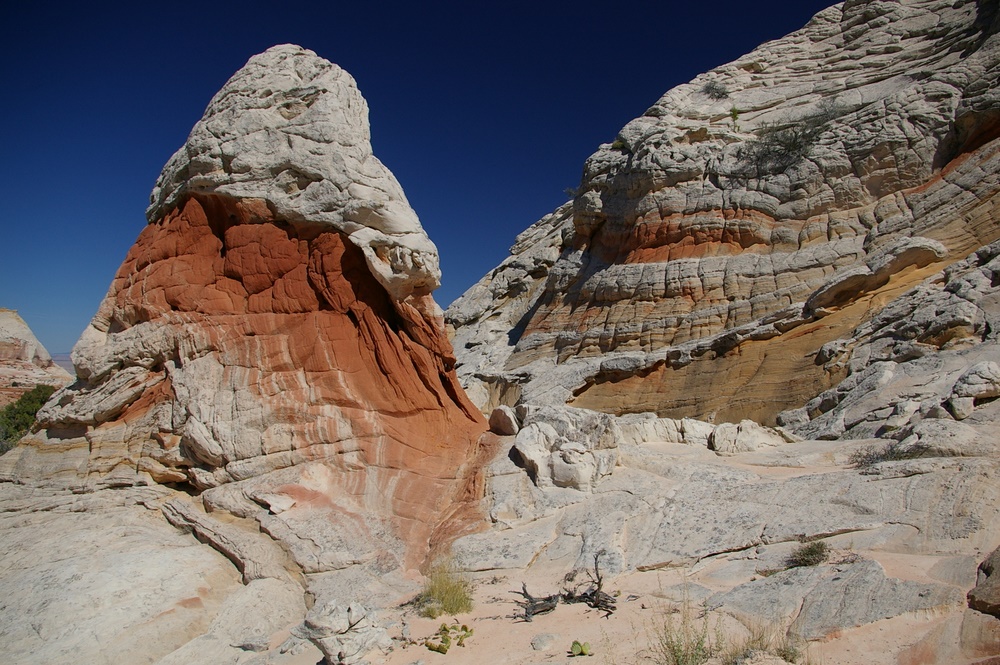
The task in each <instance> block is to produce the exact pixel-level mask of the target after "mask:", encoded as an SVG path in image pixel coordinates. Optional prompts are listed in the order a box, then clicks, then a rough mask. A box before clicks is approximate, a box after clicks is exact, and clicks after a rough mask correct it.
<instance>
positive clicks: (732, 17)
mask: <svg viewBox="0 0 1000 665" xmlns="http://www.w3.org/2000/svg"><path fill="white" fill-rule="evenodd" d="M829 4H832V2H828V1H827V0H796V1H795V2H789V1H788V0H756V1H755V2H746V1H745V0H743V1H741V2H731V1H729V0H717V1H714V2H701V3H698V2H664V1H660V2H646V1H643V2H619V3H610V2H607V3H602V2H575V3H559V2H544V1H543V0H536V1H535V2H502V3H501V2H476V1H469V0H465V1H464V2H429V1H425V2H409V3H398V2H377V1H374V0H368V1H365V0H352V2H350V3H342V2H337V1H334V0H330V1H327V2H277V1H274V0H272V1H270V2H258V1H254V0H244V1H242V2H211V1H209V2H204V1H203V2H198V3H193V2H185V1H176V2H163V3H146V2H131V3H124V2H122V3H120V4H119V3H102V2H72V3H70V2H65V3H48V2H44V1H43V0H39V1H38V2H6V3H3V7H2V8H0V83H2V88H0V89H2V96H0V99H2V102H0V128H2V129H0V132H2V152H0V155H2V159H0V232H2V235H0V307H12V308H15V309H17V310H19V312H20V313H21V316H22V317H24V319H25V320H26V321H27V322H28V324H29V325H30V326H31V328H32V329H33V330H34V331H35V334H36V335H37V336H38V337H39V339H40V340H41V341H42V343H43V344H44V345H45V346H46V347H47V348H48V350H49V351H50V352H52V353H59V352H65V351H69V349H70V348H71V347H72V345H73V344H74V343H75V341H76V339H77V337H79V334H80V332H82V330H83V328H84V327H85V326H86V324H87V322H88V321H89V320H90V318H91V316H92V315H93V314H94V312H95V311H96V309H97V306H98V304H99V303H100V300H101V298H102V297H103V296H104V294H105V292H106V290H107V288H108V285H109V284H110V281H111V278H112V276H113V275H114V272H115V270H116V269H117V267H118V265H119V264H120V263H121V261H122V259H123V258H124V256H125V253H126V252H127V251H128V248H129V246H130V245H131V244H132V242H133V241H134V240H135V238H136V236H137V235H138V233H139V231H140V230H141V229H142V227H143V225H144V224H145V216H144V211H145V207H146V204H147V202H148V197H149V192H150V189H151V188H152V186H153V183H154V181H155V180H156V176H157V174H158V173H159V171H160V169H161V168H162V166H163V164H164V163H165V162H166V160H167V158H168V157H170V155H171V154H172V153H173V152H174V151H175V150H176V149H177V148H178V147H180V146H181V145H182V144H183V142H184V140H185V138H186V137H187V134H188V132H189V131H190V129H191V127H192V125H193V124H194V123H195V122H196V121H197V120H198V119H199V118H200V117H201V114H202V112H203V111H204V108H205V106H206V104H207V103H208V100H209V99H210V98H211V97H212V95H213V94H214V93H215V92H216V91H217V90H218V89H219V88H220V87H221V86H222V85H223V84H224V83H225V82H226V80H227V79H228V78H229V77H230V75H232V74H233V72H235V71H236V70H237V69H239V68H240V67H241V66H242V65H243V64H244V63H245V62H246V60H247V59H248V58H249V57H250V56H252V55H253V54H255V53H258V52H260V51H263V50H264V49H266V48H268V47H269V46H273V45H274V44H280V43H284V42H292V43H297V44H301V45H302V46H305V47H307V48H310V49H312V50H314V51H316V52H317V53H318V54H319V55H321V56H323V57H325V58H327V59H328V60H331V61H333V62H336V63H338V64H339V65H341V66H342V67H344V68H345V69H346V70H347V71H349V72H350V73H351V74H352V75H353V76H354V78H355V79H357V81H358V85H359V87H360V88H361V92H362V94H363V95H364V96H365V97H366V98H367V100H368V104H369V106H370V108H371V123H372V137H373V144H374V148H375V154H376V155H377V156H378V157H379V158H380V159H381V160H382V161H383V162H384V163H385V164H386V165H387V166H388V167H389V168H390V169H391V170H392V171H393V172H394V173H395V174H396V177H397V178H398V179H399V181H400V182H401V183H402V185H403V189H404V190H405V191H406V195H407V197H408V198H409V199H410V203H411V204H412V205H413V207H414V209H415V210H416V211H417V214H418V215H419V216H420V219H421V221H422V222H423V224H424V227H425V228H426V230H427V233H428V234H429V235H430V237H431V239H432V240H434V242H435V243H437V245H438V248H439V250H440V252H441V266H442V270H443V272H444V279H443V285H442V287H441V289H440V290H439V291H438V292H437V293H436V294H435V295H436V298H437V300H438V302H439V303H441V305H442V306H447V305H448V304H449V303H450V302H451V301H452V300H454V299H455V298H456V297H457V296H458V295H460V294H461V293H462V291H464V290H465V289H466V288H468V287H469V286H471V285H472V284H473V283H474V282H475V281H477V280H478V279H479V278H480V277H481V276H482V275H483V274H485V273H486V272H487V271H488V270H490V269H491V268H493V267H494V266H495V265H497V264H498V263H499V262H500V261H501V260H503V258H504V257H505V256H506V255H507V249H508V248H509V247H510V245H511V243H512V242H513V240H514V236H516V235H517V233H519V232H520V231H522V230H524V229H525V228H527V227H528V226H529V225H530V224H532V223H533V222H535V221H536V220H537V219H539V218H540V217H542V216H543V215H545V214H546V213H548V212H550V211H551V210H552V209H554V208H555V207H556V206H558V205H559V204H561V203H562V202H563V201H564V200H565V199H566V195H565V194H564V190H565V189H567V188H569V187H575V186H576V185H577V184H579V179H580V174H581V169H582V167H583V162H584V160H585V159H586V158H587V157H588V156H589V155H590V154H591V153H592V152H593V151H594V150H595V149H596V148H597V146H598V145H599V144H600V143H603V142H607V141H611V140H613V139H614V137H615V134H616V133H617V131H618V130H619V129H620V128H621V127H622V126H623V125H624V124H625V123H626V122H628V121H629V120H631V119H632V118H634V117H636V116H638V115H641V114H642V113H643V111H644V110H645V109H646V108H648V107H649V106H650V105H652V104H653V102H655V101H656V100H657V98H659V97H660V95H662V94H663V93H664V92H666V91H667V90H668V89H670V88H671V87H673V86H675V85H677V84H679V83H684V82H686V81H688V80H690V79H691V78H693V77H694V76H695V75H697V74H698V73H700V72H703V71H706V70H708V69H711V68H713V67H715V66H718V65H720V64H723V63H725V62H728V61H730V60H732V59H734V58H736V57H738V56H740V55H742V54H743V53H746V52H747V51H749V50H751V49H752V48H754V47H755V46H757V45H758V44H760V43H761V42H764V41H767V40H769V39H773V38H777V37H780V36H782V35H784V34H786V33H788V32H791V31H792V30H796V29H798V28H800V27H801V26H802V25H804V24H805V23H806V21H808V19H809V18H810V17H811V16H812V15H813V14H814V13H815V12H817V11H819V10H820V9H822V8H824V7H826V6H828V5H829Z"/></svg>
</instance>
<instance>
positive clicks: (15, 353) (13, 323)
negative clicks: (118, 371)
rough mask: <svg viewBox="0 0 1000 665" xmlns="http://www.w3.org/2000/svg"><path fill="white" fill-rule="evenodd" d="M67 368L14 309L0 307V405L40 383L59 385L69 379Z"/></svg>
mask: <svg viewBox="0 0 1000 665" xmlns="http://www.w3.org/2000/svg"><path fill="white" fill-rule="evenodd" d="M72 380H73V377H72V376H70V374H69V372H67V371H66V370H64V369H63V368H62V367H59V366H58V365H56V364H55V363H54V362H53V361H52V356H50V355H49V352H48V351H46V350H45V347H44V346H42V344H41V342H39V341H38V339H37V338H36V337H35V334H34V333H33V332H31V328H29V327H28V324H27V323H25V322H24V319H22V318H21V317H20V316H18V313H17V312H16V311H15V310H13V309H5V308H0V406H4V405H6V404H10V403H11V402H14V401H17V398H18V397H20V396H21V395H23V394H24V393H25V392H27V391H29V390H31V389H32V388H34V387H35V386H37V385H39V384H45V385H49V386H55V387H57V388H61V387H62V386H65V385H66V384H67V383H70V382H71V381H72Z"/></svg>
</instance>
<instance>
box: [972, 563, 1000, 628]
mask: <svg viewBox="0 0 1000 665" xmlns="http://www.w3.org/2000/svg"><path fill="white" fill-rule="evenodd" d="M998 570H1000V547H998V548H997V549H995V550H993V554H990V555H989V556H988V557H986V560H985V561H983V562H982V563H981V564H979V575H978V581H977V584H976V586H975V588H973V589H972V590H971V591H969V593H968V595H967V598H968V599H969V607H971V608H972V609H974V610H978V611H980V612H983V613H984V614H992V615H993V616H995V617H997V618H1000V574H998Z"/></svg>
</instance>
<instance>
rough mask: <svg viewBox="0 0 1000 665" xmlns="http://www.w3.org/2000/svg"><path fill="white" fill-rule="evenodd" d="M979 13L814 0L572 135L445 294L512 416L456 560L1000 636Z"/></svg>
mask: <svg viewBox="0 0 1000 665" xmlns="http://www.w3.org/2000/svg"><path fill="white" fill-rule="evenodd" d="M998 20H1000V19H998V8H997V5H996V3H990V2H978V3H977V2H957V3H944V2H936V1H933V0H931V1H903V2H879V1H868V2H864V1H861V2H845V3H843V4H841V5H836V6H834V7H831V8H830V9H828V10H826V11H824V12H821V13H820V14H818V15H817V16H816V17H814V18H813V20H812V21H810V23H809V24H808V25H806V26H805V27H804V28H803V29H802V30H800V31H798V32H796V33H793V34H792V35H789V36H788V37H786V38H784V39H781V40H777V41H775V42H771V43H768V44H764V45H762V46H761V47H759V48H758V49H757V50H755V51H754V52H752V53H750V54H748V55H747V56H744V57H743V58H740V59H739V60H737V61H735V62H733V63H730V64H728V65H725V66H722V67H720V68H718V69H716V70H713V71H712V72H708V73H706V74H704V75H702V76H700V77H698V78H696V79H695V80H694V81H692V82H691V83H689V84H686V85H682V86H679V87H678V88H675V89H674V90H671V91H669V92H668V93H667V94H665V95H664V96H663V97H662V98H661V99H660V100H659V101H658V102H657V103H656V104H655V105H654V106H653V107H652V108H650V109H649V110H648V111H647V112H646V113H645V114H644V115H643V116H642V117H640V118H638V119H636V120H635V121H633V122H631V123H629V124H628V125H627V126H626V127H625V128H624V129H622V131H621V132H620V133H619V134H618V136H617V137H616V139H615V141H614V142H613V143H611V144H607V145H604V146H601V148H600V149H599V150H598V151H597V152H596V153H595V154H594V155H593V156H591V158H590V159H589V160H588V161H587V163H586V165H585V167H584V176H583V180H582V182H581V186H580V188H579V190H578V192H577V194H576V196H575V197H574V199H573V200H572V201H570V202H568V203H567V204H566V205H564V206H562V207H560V208H559V209H557V210H556V211H554V212H553V213H552V214H551V215H548V216H546V217H545V218H543V219H542V220H540V221H539V222H537V223H536V224H535V225H533V226H532V227H530V228H529V229H527V230H526V231H525V232H524V233H522V234H521V235H520V236H518V238H517V241H516V242H515V244H514V246H513V247H512V248H511V256H510V257H509V258H508V259H507V260H506V261H504V262H503V263H502V264H501V265H500V266H498V267H497V268H496V269H494V270H493V271H491V272H490V273H488V274H487V275H486V276H485V277H484V278H483V279H482V280H481V281H480V282H479V283H478V284H476V285H475V286H474V287H472V288H471V289H470V290H469V291H468V292H466V293H465V294H464V295H463V296H462V298H460V299H459V300H457V301H456V302H455V303H454V304H453V305H452V306H451V307H450V308H449V310H448V312H447V313H446V318H447V320H448V321H449V323H450V325H451V326H452V327H453V329H454V338H453V339H454V343H455V346H456V354H457V356H458V359H459V366H458V372H459V376H460V377H461V378H462V381H463V383H464V385H465V386H466V387H467V389H468V390H469V394H470V396H471V397H472V399H473V400H474V401H475V402H476V403H477V404H478V405H479V406H480V407H481V408H483V409H484V410H485V411H486V412H491V411H492V415H491V419H490V423H491V427H492V428H493V429H494V431H495V432H497V433H498V434H502V435H504V438H503V439H502V440H503V442H504V447H503V448H502V451H505V454H501V455H499V456H498V457H497V458H496V459H495V460H494V461H493V463H492V464H491V466H490V467H489V469H488V480H487V484H486V498H485V500H484V507H485V510H486V512H487V514H488V515H489V519H490V521H491V522H492V524H493V532H492V533H490V534H488V535H487V534H475V535H471V536H468V537H465V538H462V539H460V540H458V541H457V542H456V543H455V545H454V551H455V552H456V556H457V558H458V560H459V561H461V562H462V563H463V565H465V566H466V567H468V568H471V569H474V570H479V571H482V573H484V574H491V575H496V574H499V573H503V574H509V575H511V576H512V577H515V578H516V577H527V578H528V579H535V580H550V582H549V584H550V586H551V584H552V582H551V581H552V580H559V579H562V578H563V576H564V575H571V574H572V573H573V572H574V571H576V572H577V574H579V571H582V570H585V569H587V568H589V567H591V566H592V562H593V561H594V558H595V556H599V557H601V560H602V565H603V568H604V570H605V571H606V573H608V574H609V575H610V574H618V575H621V576H622V577H620V578H619V579H620V580H622V582H621V584H622V585H623V592H626V591H627V592H632V594H633V595H634V596H638V597H648V596H650V595H651V596H654V597H656V596H659V597H660V598H661V599H665V600H666V601H671V602H675V603H676V602H680V601H681V600H682V598H688V597H690V598H694V599H695V600H696V601H698V602H704V603H705V604H706V606H707V607H708V608H709V609H710V610H712V612H713V616H716V617H718V620H720V621H732V620H736V621H738V622H740V623H742V624H743V625H745V626H752V625H754V623H755V622H758V623H759V622H761V621H763V622H765V623H766V624H767V625H769V626H778V627H780V631H781V632H782V633H783V634H785V635H786V636H788V637H791V638H793V639H795V640H800V641H801V642H800V643H806V642H808V643H811V644H812V645H813V647H814V648H815V649H816V651H814V655H818V657H819V660H820V661H821V662H837V663H971V662H978V661H979V660H980V659H982V658H986V657H989V656H995V655H997V654H1000V622H998V621H997V618H996V617H997V615H998V614H1000V613H998V612H997V611H995V607H996V606H994V605H993V604H992V602H993V601H994V600H996V596H995V591H993V589H995V588H996V587H995V581H991V580H994V578H993V577H991V576H992V575H993V572H992V571H993V565H995V561H996V556H992V557H991V556H989V555H990V552H992V551H993V550H994V549H995V548H997V545H998V544H1000V540H998V538H997V533H1000V531H998V527H1000V523H998V518H1000V511H998V508H1000V496H998V495H997V494H996V486H997V485H996V478H997V473H998V472H1000V467H998V465H997V462H996V453H997V440H996V432H997V427H998V423H1000V406H998V404H1000V402H997V401H996V398H997V397H998V396H1000V364H998V363H1000V346H998V338H997V336H996V330H997V325H996V320H997V319H996V317H997V316H998V315H1000V309H998V301H997V285H998V284H1000V278H998V276H1000V264H998V260H1000V259H998V252H1000V243H998V242H996V241H997V238H1000V225H998V224H997V221H996V220H997V214H996V212H995V206H996V204H997V202H1000V198H998V182H1000V176H998V173H1000V161H998V150H1000V141H998V139H997V137H998V128H1000V125H998V123H997V119H998V117H1000V116H998V111H997V108H998V104H997V100H996V95H997V90H998V82H1000V81H998V78H1000V70H998V64H1000V41H998V40H1000V36H998V35H997V34H996V33H997V28H998V26H1000V24H998ZM567 405H568V406H567ZM498 406H499V408H497V409H494V407H498ZM514 406H516V408H510V407H514ZM577 407H580V408H577ZM595 411H596V412H595ZM761 425H780V426H781V428H780V429H778V430H773V429H769V428H765V427H761ZM712 451H714V452H712ZM800 541H805V542H813V543H822V544H825V545H826V547H827V548H829V551H830V553H831V556H830V558H829V559H828V560H827V561H826V562H825V563H823V564H821V565H819V566H817V567H804V568H790V569H787V570H786V569H785V567H786V565H787V557H788V556H789V555H790V554H791V553H792V552H793V551H794V550H795V549H796V548H797V547H798V546H799V544H800ZM980 564H981V565H980ZM977 566H978V573H977ZM626 580H627V581H626ZM977 585H978V586H977ZM654 589H656V590H657V591H652V590H654ZM544 591H545V593H548V592H549V591H548V590H544ZM987 597H991V598H992V599H993V600H986V598H987ZM643 606H644V607H647V606H649V603H645V602H644V604H643ZM887 636H899V638H898V639H897V638H893V639H891V640H887V639H886V637H887ZM640 655H641V654H640Z"/></svg>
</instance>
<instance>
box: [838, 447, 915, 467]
mask: <svg viewBox="0 0 1000 665" xmlns="http://www.w3.org/2000/svg"><path fill="white" fill-rule="evenodd" d="M928 449H929V446H927V445H926V444H919V443H918V444H916V445H908V446H904V445H903V444H902V442H901V441H892V442H890V443H888V444H886V445H884V446H865V447H864V448H859V449H857V450H855V451H854V452H853V453H851V456H850V457H849V458H848V462H849V463H850V464H851V466H853V467H854V468H855V469H869V468H871V467H873V466H875V465H876V464H878V463H879V462H899V461H901V460H908V459H916V458H918V457H923V456H924V455H926V454H927V451H928Z"/></svg>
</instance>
